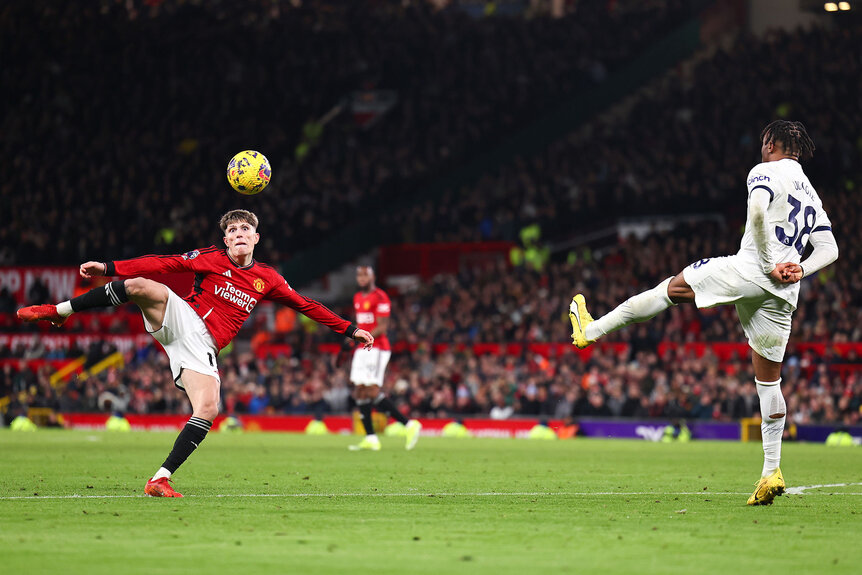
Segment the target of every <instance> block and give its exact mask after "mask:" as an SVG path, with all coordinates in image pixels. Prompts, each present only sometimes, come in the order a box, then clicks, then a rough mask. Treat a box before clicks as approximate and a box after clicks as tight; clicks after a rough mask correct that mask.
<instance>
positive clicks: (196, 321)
mask: <svg viewBox="0 0 862 575" xmlns="http://www.w3.org/2000/svg"><path fill="white" fill-rule="evenodd" d="M257 225H258V219H257V216H255V215H254V214H253V213H251V212H249V211H246V210H232V211H230V212H228V213H226V214H225V215H224V216H222V218H221V221H220V222H219V226H220V227H221V229H222V231H223V232H224V243H225V246H227V247H226V249H225V248H217V247H216V246H210V247H208V248H204V249H200V250H194V251H191V252H188V253H185V254H182V255H170V256H143V257H140V258H135V259H131V260H123V261H115V262H86V263H84V264H81V270H80V273H81V277H84V278H91V277H94V276H120V277H131V278H132V279H127V280H120V281H112V282H110V283H107V284H105V285H104V286H102V287H99V288H96V289H92V290H90V291H89V292H87V293H85V294H83V295H80V296H78V297H76V298H73V299H72V300H71V301H64V302H62V303H60V304H57V305H38V306H31V307H25V308H21V309H20V310H18V317H19V318H20V319H22V320H24V321H38V320H47V321H50V322H52V323H53V324H55V325H58V326H59V325H62V324H63V322H65V321H66V318H67V317H69V316H70V315H71V314H73V313H75V312H78V311H83V310H86V309H91V308H96V307H106V306H111V305H114V306H117V305H122V304H124V303H126V302H132V303H134V304H136V305H137V306H138V307H139V308H141V313H142V314H143V316H144V326H145V327H146V328H147V331H148V332H150V334H151V335H152V336H153V338H154V339H155V340H156V341H158V342H159V343H160V344H162V347H164V348H165V352H167V354H168V358H169V359H170V364H171V372H172V373H173V376H174V382H175V384H176V385H177V387H179V388H180V389H183V390H185V392H186V394H187V395H188V396H189V401H190V402H191V404H192V410H193V411H192V417H191V418H190V419H189V421H188V423H186V425H185V427H184V428H183V430H182V431H181V432H180V434H179V436H178V437H177V440H176V442H175V443H174V447H173V449H172V450H171V452H170V454H169V455H168V458H167V459H166V460H165V462H164V463H163V464H162V466H161V468H160V469H159V470H158V471H157V472H156V474H155V475H154V476H153V478H152V479H150V480H149V481H148V482H147V485H146V487H145V489H144V492H145V493H146V494H147V495H152V496H155V497H182V495H180V494H179V493H177V492H176V491H174V490H173V488H172V487H171V486H170V484H169V483H168V480H169V479H170V477H171V474H173V473H174V471H176V470H177V468H178V467H179V466H180V465H182V463H183V462H184V461H185V460H186V459H187V458H188V457H189V455H191V453H192V452H193V451H194V450H195V449H196V448H197V447H198V445H200V443H201V441H203V440H204V438H205V437H206V435H207V432H208V431H209V429H210V427H212V422H213V420H214V419H215V417H216V415H217V414H218V405H219V400H220V397H219V386H220V379H219V373H218V366H217V365H216V357H217V355H218V352H219V350H221V349H222V348H223V347H225V346H226V345H227V344H228V343H230V342H231V340H232V339H233V338H234V336H235V335H236V334H237V332H238V331H239V329H240V327H241V326H242V324H243V322H244V321H245V320H246V318H248V316H249V314H250V313H251V311H252V310H253V309H254V307H255V305H257V303H258V302H259V301H261V300H263V299H268V300H272V301H276V302H278V303H281V304H284V305H286V306H288V307H291V308H293V309H295V310H297V311H299V312H302V313H303V314H305V315H306V316H308V317H309V318H311V319H313V320H315V321H317V322H319V323H321V324H323V325H325V326H327V327H328V328H330V329H331V330H333V331H334V332H336V333H339V334H342V335H345V336H347V337H350V338H353V339H355V340H356V341H358V342H360V343H361V344H362V345H363V347H365V348H366V349H371V348H372V346H373V345H374V337H373V336H372V335H371V334H370V333H368V332H367V331H365V330H364V329H359V328H357V327H356V326H354V325H352V324H351V323H350V322H349V321H347V320H346V319H344V318H342V317H340V316H338V315H336V314H334V313H333V312H331V311H330V310H329V309H327V308H326V307H325V306H323V305H322V304H320V303H318V302H316V301H314V300H312V299H309V298H307V297H304V296H302V295H300V294H298V293H297V292H296V291H294V290H293V288H291V287H290V285H288V283H287V281H286V280H285V279H284V278H283V277H282V276H281V275H279V273H278V272H277V271H276V270H275V269H273V268H272V267H270V266H268V265H266V264H262V263H260V262H258V261H255V259H254V257H253V254H254V246H256V245H257V243H258V242H259V241H260V234H258V233H257ZM173 272H194V273H195V282H194V287H193V288H192V291H191V293H189V295H187V296H186V297H185V298H180V297H179V296H178V295H177V294H175V293H174V292H173V291H172V290H171V289H170V288H168V287H167V286H165V285H164V284H160V283H158V282H155V281H153V280H149V279H145V278H142V277H135V276H139V275H141V274H152V273H173Z"/></svg>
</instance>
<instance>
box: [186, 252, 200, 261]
mask: <svg viewBox="0 0 862 575" xmlns="http://www.w3.org/2000/svg"><path fill="white" fill-rule="evenodd" d="M199 255H201V253H200V252H199V251H198V250H192V251H190V252H187V253H184V254H183V259H184V260H193V259H195V258H196V257H198V256H199Z"/></svg>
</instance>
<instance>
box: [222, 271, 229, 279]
mask: <svg viewBox="0 0 862 575" xmlns="http://www.w3.org/2000/svg"><path fill="white" fill-rule="evenodd" d="M221 275H223V276H225V277H228V278H229V277H231V275H230V270H227V271H226V272H223V273H222V274H221Z"/></svg>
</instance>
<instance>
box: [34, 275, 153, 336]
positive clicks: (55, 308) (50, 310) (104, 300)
mask: <svg viewBox="0 0 862 575" xmlns="http://www.w3.org/2000/svg"><path fill="white" fill-rule="evenodd" d="M130 301H131V302H132V303H134V304H136V305H137V306H138V307H139V308H141V311H142V312H143V314H144V317H145V318H147V322H148V323H149V324H150V325H151V326H153V329H159V328H160V327H161V326H162V322H163V321H164V319H165V307H166V306H167V303H168V288H167V287H165V286H164V285H163V284H160V283H159V282H155V281H153V280H148V279H145V278H134V279H127V280H117V281H112V282H108V283H106V284H105V285H103V286H101V287H97V288H93V289H91V290H90V291H88V292H87V293H85V294H82V295H79V296H78V297H75V298H72V299H71V300H67V301H64V302H61V303H59V304H57V305H34V306H29V307H24V308H21V309H19V310H18V318H19V319H21V320H23V321H40V320H46V321H50V322H51V323H53V324H54V325H58V326H59V325H62V324H63V322H65V321H66V318H67V317H69V316H70V315H72V314H73V313H75V312H79V311H84V310H88V309H94V308H100V307H111V306H118V305H123V304H124V303H128V302H130Z"/></svg>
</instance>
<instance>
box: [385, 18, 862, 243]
mask: <svg viewBox="0 0 862 575" xmlns="http://www.w3.org/2000/svg"><path fill="white" fill-rule="evenodd" d="M860 38H862V27H859V26H858V25H857V26H855V27H852V28H843V27H842V28H836V29H833V30H828V29H820V28H814V29H811V30H807V31H802V30H800V31H796V32H793V33H787V32H774V33H771V34H770V35H768V36H767V37H765V38H762V39H758V38H752V37H745V36H742V37H739V38H736V39H735V40H734V41H733V42H732V43H731V46H730V47H729V48H726V49H720V50H718V51H717V53H716V54H714V55H713V56H712V57H710V58H705V59H703V60H701V61H700V62H698V63H697V64H696V65H695V66H694V67H693V69H692V70H690V71H688V68H684V69H683V70H681V71H678V72H676V73H675V74H674V75H673V76H671V78H669V79H668V80H667V81H665V82H664V83H662V84H661V86H660V87H657V88H656V89H655V90H654V91H653V93H651V94H649V95H645V96H644V97H642V98H640V99H639V100H638V101H637V103H636V104H635V105H634V106H633V108H632V109H631V110H629V111H628V113H626V114H624V115H615V116H613V117H610V118H607V119H604V120H597V121H596V122H593V123H591V124H590V125H589V127H588V129H585V130H581V131H578V132H576V133H573V134H571V135H570V136H569V137H567V138H563V139H561V140H558V141H556V142H554V143H552V144H551V145H550V146H548V147H547V148H546V149H545V150H544V151H543V152H542V153H540V154H537V155H535V156H532V157H529V158H518V159H517V160H516V161H514V162H511V163H509V164H507V165H505V166H503V167H501V168H500V169H499V170H498V171H497V172H496V173H492V174H488V175H486V176H485V177H484V178H483V179H482V180H480V181H479V182H478V183H477V184H476V185H475V186H472V187H468V188H461V189H457V190H450V191H449V192H448V194H447V195H446V196H445V197H444V198H443V199H442V201H430V200H429V201H428V202H425V203H423V204H421V205H417V206H415V207H413V208H412V211H411V212H410V214H409V215H405V214H402V213H390V214H381V216H380V217H381V225H392V226H397V227H400V228H401V230H402V232H401V237H402V239H403V240H404V241H405V242H429V241H435V242H439V241H484V240H508V241H517V240H518V231H519V230H520V229H522V228H523V227H524V226H526V225H529V224H532V223H536V222H538V223H540V224H541V226H542V229H543V235H544V236H545V238H547V239H551V240H560V239H568V238H570V237H572V235H575V234H585V233H587V232H589V231H592V230H594V229H597V228H602V227H605V226H608V225H611V224H612V223H614V222H615V221H616V220H617V219H618V218H619V217H623V216H637V217H643V216H645V215H651V214H660V215H667V214H680V213H682V214H692V213H705V212H717V213H723V214H726V215H727V216H728V217H729V218H730V221H731V222H732V223H739V224H740V225H741V224H742V223H743V222H744V217H745V201H744V196H742V195H740V190H742V189H743V185H744V179H745V176H746V174H748V171H749V170H750V169H751V167H752V166H753V165H754V164H755V163H757V162H758V161H759V148H760V146H759V141H758V140H759V134H760V130H761V129H762V128H763V127H764V126H765V125H766V123H767V122H768V121H769V120H770V119H773V118H775V117H776V116H778V117H792V118H794V119H802V120H804V123H805V124H806V125H807V127H808V131H809V133H810V134H812V136H813V138H814V140H815V142H816V144H817V147H818V150H817V152H815V155H814V159H813V161H811V162H808V163H806V165H805V170H806V173H807V174H808V175H809V178H810V179H811V180H812V182H813V183H814V185H815V187H816V188H817V189H818V190H819V191H820V194H821V196H822V198H823V200H824V205H825V206H826V207H827V209H828V210H829V212H830V214H838V213H840V212H843V211H844V208H845V207H852V206H849V205H844V204H847V203H852V202H853V201H854V199H853V198H852V196H857V195H858V184H859V176H860V171H859V166H860V165H862V142H860V140H859V133H860V129H862V110H860V108H859V106H855V105H852V104H851V102H858V101H859V97H860V93H862V87H860V84H859V82H858V81H850V82H848V81H845V79H844V78H846V76H845V74H847V73H848V72H849V73H850V77H853V78H859V77H862V55H860V53H859V50H858V49H857V47H858V44H859V41H860ZM854 179H855V180H856V185H857V188H854V189H848V188H847V187H846V186H847V183H848V181H850V182H852V181H853V180H854ZM847 196H850V197H847ZM856 228H857V226H852V227H848V228H847V229H840V228H839V229H838V230H837V233H839V234H848V233H854V232H855V231H856ZM837 239H838V242H839V244H842V245H845V244H851V243H852V242H851V241H850V240H851V237H850V236H837ZM842 239H845V240H846V241H842ZM856 245H858V243H856Z"/></svg>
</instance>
